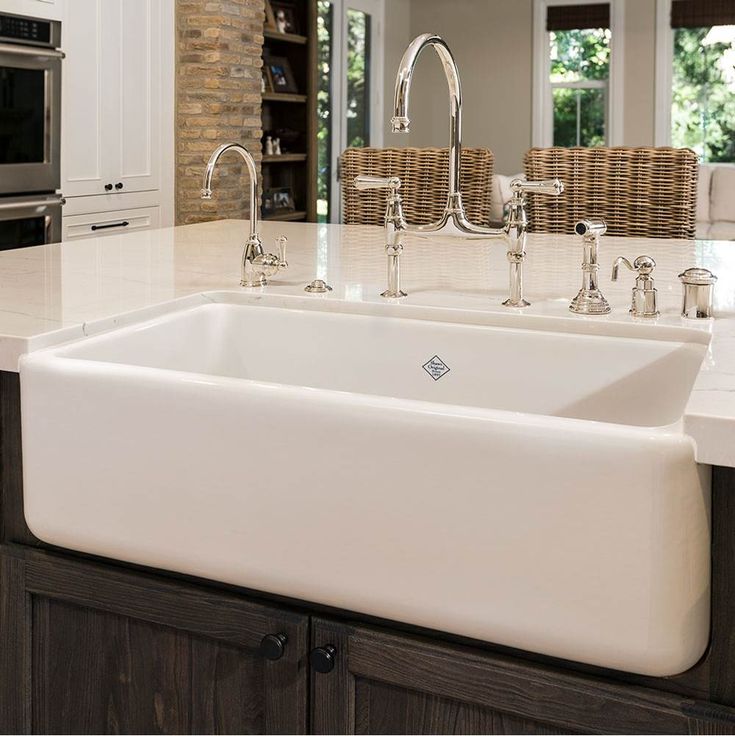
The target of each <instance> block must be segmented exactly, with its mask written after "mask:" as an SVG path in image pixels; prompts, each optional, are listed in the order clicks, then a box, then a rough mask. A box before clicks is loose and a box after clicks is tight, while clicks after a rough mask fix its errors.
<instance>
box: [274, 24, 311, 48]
mask: <svg viewBox="0 0 735 736" xmlns="http://www.w3.org/2000/svg"><path fill="white" fill-rule="evenodd" d="M263 35H264V36H265V37H266V38H267V39H269V40H270V41H278V42H279V43H298V44H301V45H302V46H304V45H306V44H307V43H308V41H309V38H308V36H301V35H299V34H298V33H279V32H278V31H272V30H270V29H269V28H266V29H265V30H264V31H263Z"/></svg>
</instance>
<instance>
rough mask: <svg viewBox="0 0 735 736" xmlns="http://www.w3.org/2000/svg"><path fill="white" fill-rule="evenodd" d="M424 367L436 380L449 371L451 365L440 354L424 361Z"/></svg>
mask: <svg viewBox="0 0 735 736" xmlns="http://www.w3.org/2000/svg"><path fill="white" fill-rule="evenodd" d="M423 368H424V370H425V371H426V372H427V373H428V374H429V375H430V376H431V377H432V378H433V379H434V380H435V381H438V380H439V379H440V378H441V377H442V376H445V375H446V374H447V373H449V366H448V365H447V364H446V363H445V362H444V361H443V360H442V359H441V358H440V357H439V356H438V355H435V356H434V357H433V358H432V359H431V360H430V361H429V362H428V363H424V365H423Z"/></svg>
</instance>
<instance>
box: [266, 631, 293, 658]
mask: <svg viewBox="0 0 735 736" xmlns="http://www.w3.org/2000/svg"><path fill="white" fill-rule="evenodd" d="M287 641H288V637H287V636H286V635H285V634H266V635H265V636H264V637H263V638H262V639H261V641H260V654H261V656H262V657H264V658H265V659H269V660H270V661H271V662H275V661H276V660H277V659H280V658H281V657H282V656H283V653H284V652H285V650H286V642H287Z"/></svg>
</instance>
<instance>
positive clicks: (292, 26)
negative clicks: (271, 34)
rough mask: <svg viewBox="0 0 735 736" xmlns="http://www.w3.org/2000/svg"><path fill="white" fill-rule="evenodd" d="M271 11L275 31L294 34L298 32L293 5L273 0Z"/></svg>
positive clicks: (297, 19)
mask: <svg viewBox="0 0 735 736" xmlns="http://www.w3.org/2000/svg"><path fill="white" fill-rule="evenodd" d="M271 11H272V12H273V16H274V23H275V29H276V31H278V32H279V33H296V34H298V33H299V32H300V27H299V16H298V13H297V12H296V6H295V5H294V4H293V3H291V2H283V0H273V2H272V3H271Z"/></svg>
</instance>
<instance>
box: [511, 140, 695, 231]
mask: <svg viewBox="0 0 735 736" xmlns="http://www.w3.org/2000/svg"><path fill="white" fill-rule="evenodd" d="M524 167H525V170H526V176H527V177H528V178H529V179H551V178H554V177H558V178H559V179H561V180H562V181H563V182H564V185H565V191H564V194H562V195H561V196H559V197H543V196H538V197H533V196H532V197H529V215H530V218H529V219H530V230H532V231H533V232H549V233H570V234H571V233H573V232H574V224H575V223H576V222H577V221H578V220H582V219H585V218H587V219H590V218H602V219H603V220H605V221H606V222H607V226H608V233H609V234H610V235H622V236H629V237H648V238H686V239H692V238H694V230H695V222H696V209H697V178H698V175H699V166H698V161H697V155H696V154H695V153H694V151H690V150H689V149H688V148H532V149H531V150H530V151H528V153H526V156H525V159H524Z"/></svg>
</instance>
